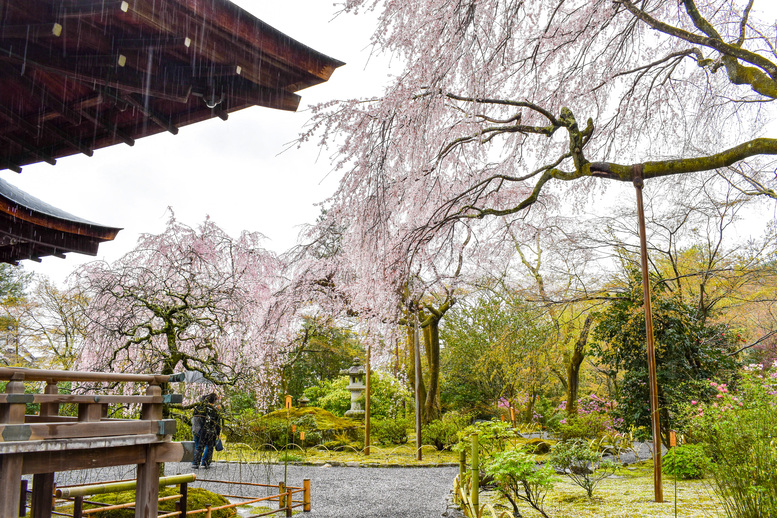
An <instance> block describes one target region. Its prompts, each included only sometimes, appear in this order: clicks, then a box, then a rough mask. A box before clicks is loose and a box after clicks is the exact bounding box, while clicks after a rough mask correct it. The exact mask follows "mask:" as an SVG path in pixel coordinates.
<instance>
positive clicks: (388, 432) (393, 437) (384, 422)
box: [370, 419, 413, 444]
mask: <svg viewBox="0 0 777 518" xmlns="http://www.w3.org/2000/svg"><path fill="white" fill-rule="evenodd" d="M370 426H371V430H370V431H371V436H372V437H373V438H374V439H375V440H376V441H377V442H378V443H380V444H405V443H407V438H408V437H407V429H408V428H410V427H412V426H413V424H412V423H411V422H410V421H409V420H408V419H374V420H371V422H370Z"/></svg>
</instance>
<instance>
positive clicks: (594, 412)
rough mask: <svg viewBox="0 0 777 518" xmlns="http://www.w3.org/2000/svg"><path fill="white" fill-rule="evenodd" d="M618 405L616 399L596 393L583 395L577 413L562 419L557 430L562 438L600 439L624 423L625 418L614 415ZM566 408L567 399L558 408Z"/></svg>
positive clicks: (579, 400) (578, 401) (578, 403)
mask: <svg viewBox="0 0 777 518" xmlns="http://www.w3.org/2000/svg"><path fill="white" fill-rule="evenodd" d="M616 407H617V403H616V402H615V401H612V400H609V399H606V398H602V397H599V396H597V395H596V394H590V395H588V396H584V397H581V398H579V399H578V400H577V415H575V416H571V417H564V418H562V419H560V420H559V421H558V424H556V427H555V431H556V433H557V434H558V435H559V437H560V438H561V439H562V440H570V439H585V438H587V439H600V438H601V437H602V436H603V435H604V434H606V433H612V432H615V431H617V430H618V429H619V428H620V427H621V426H622V425H623V419H622V418H619V417H615V416H614V415H613V413H614V410H615V409H616ZM565 408H566V401H562V402H561V404H560V405H559V406H558V410H559V411H563V410H564V409H565Z"/></svg>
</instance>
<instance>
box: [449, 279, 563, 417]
mask: <svg viewBox="0 0 777 518" xmlns="http://www.w3.org/2000/svg"><path fill="white" fill-rule="evenodd" d="M551 333H552V327H551V323H550V321H549V319H548V318H547V317H546V315H545V314H544V312H543V311H542V310H541V307H540V306H538V305H533V304H529V303H527V302H526V301H524V300H521V299H520V298H519V297H517V296H515V295H514V294H510V293H505V292H501V293H491V294H488V295H481V296H480V297H477V298H474V297H473V298H471V300H465V301H462V303H461V304H460V305H459V306H457V307H456V308H454V309H453V310H452V311H451V312H450V314H449V316H448V319H447V322H446V325H445V327H444V328H442V330H441V337H442V341H443V343H444V344H445V347H444V349H443V362H442V372H443V378H444V379H445V388H444V389H443V395H444V397H445V399H446V400H447V401H448V402H449V404H452V405H454V406H456V407H458V408H465V409H480V410H483V409H485V408H488V407H494V406H496V404H497V403H498V401H499V400H500V399H502V398H504V399H506V400H508V401H510V402H511V404H516V403H517V402H520V403H521V405H520V406H521V409H522V410H523V411H524V412H525V414H526V416H525V417H527V418H528V419H527V420H528V421H531V419H532V414H533V411H534V404H535V403H536V401H537V399H538V398H539V397H540V396H544V395H547V394H548V393H549V392H551V390H550V387H551V385H552V379H551V377H550V370H549V366H550V365H551V364H552V363H553V359H552V358H551V355H552V350H551V349H550V348H548V347H546V343H547V338H548V336H550V335H551Z"/></svg>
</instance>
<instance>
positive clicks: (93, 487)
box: [55, 473, 197, 518]
mask: <svg viewBox="0 0 777 518" xmlns="http://www.w3.org/2000/svg"><path fill="white" fill-rule="evenodd" d="M196 478H197V477H196V475H194V474H193V473H192V474H189V475H174V476H170V477H162V478H160V479H159V487H160V488H161V487H166V486H175V485H180V493H178V494H176V495H170V496H166V497H162V498H158V499H157V502H164V501H166V500H175V499H178V502H177V503H176V508H177V510H176V511H175V512H172V513H167V514H164V515H160V516H169V517H172V516H181V515H182V514H183V513H182V511H181V510H182V509H183V510H185V509H186V508H187V495H188V484H189V483H190V482H194V480H195V479H196ZM136 489H137V481H136V480H134V479H133V480H118V481H113V482H104V483H96V484H87V485H83V486H69V487H61V488H58V489H57V490H56V493H55V494H56V497H57V498H61V499H65V500H72V501H73V514H72V515H70V516H72V518H83V517H84V516H89V515H92V514H95V513H99V512H101V511H110V510H113V509H128V508H131V507H134V506H135V502H130V503H127V504H117V505H107V504H100V503H99V502H93V501H90V500H85V499H84V498H85V497H88V496H94V495H104V494H106V493H118V492H121V491H135V490H136ZM84 504H92V505H99V506H100V507H96V508H94V509H88V510H84ZM57 514H59V515H62V513H57ZM158 518H159V517H158Z"/></svg>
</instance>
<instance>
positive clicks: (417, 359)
mask: <svg viewBox="0 0 777 518" xmlns="http://www.w3.org/2000/svg"><path fill="white" fill-rule="evenodd" d="M413 305H414V306H415V307H414V308H413V310H414V313H413V316H414V318H413V344H414V346H413V349H414V351H413V362H414V364H415V447H416V454H415V458H416V460H421V459H422V458H423V454H422V453H421V446H422V444H421V344H420V343H419V340H418V304H417V303H415V302H414V303H413Z"/></svg>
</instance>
